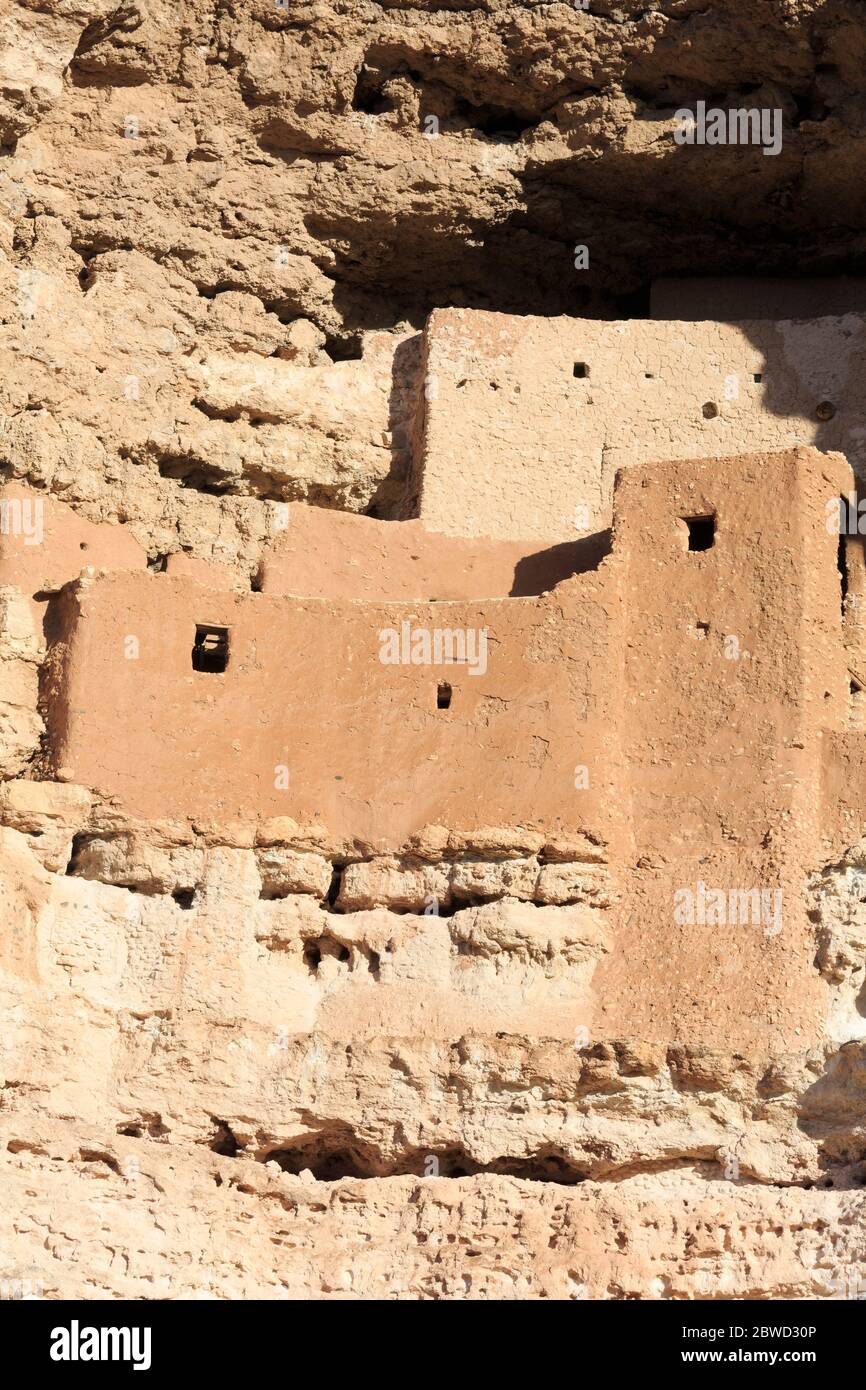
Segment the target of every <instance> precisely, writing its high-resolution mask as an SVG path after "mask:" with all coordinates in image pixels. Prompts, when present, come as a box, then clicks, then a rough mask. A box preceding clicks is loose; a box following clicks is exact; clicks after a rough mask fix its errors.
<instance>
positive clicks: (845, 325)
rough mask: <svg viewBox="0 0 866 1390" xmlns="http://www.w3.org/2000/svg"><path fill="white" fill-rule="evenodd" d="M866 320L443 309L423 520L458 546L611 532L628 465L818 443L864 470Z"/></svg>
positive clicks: (431, 380) (433, 364) (432, 350)
mask: <svg viewBox="0 0 866 1390" xmlns="http://www.w3.org/2000/svg"><path fill="white" fill-rule="evenodd" d="M864 386H866V318H864V317H862V316H860V315H858V314H846V315H844V316H842V317H838V318H821V319H814V320H811V321H798V322H794V321H781V322H768V321H760V320H755V321H749V322H742V323H737V324H731V323H706V322H705V323H682V322H676V323H675V322H662V321H659V322H655V321H642V320H629V321H625V322H618V323H608V322H602V321H598V320H589V319H570V318H555V319H542V318H532V317H527V318H518V317H514V316H510V315H507V314H489V313H482V312H477V311H472V310H463V309H448V310H437V311H436V312H435V313H433V314H432V315H431V317H430V320H429V322H428V326H427V358H426V388H425V389H426V395H427V401H426V427H425V438H424V453H423V467H422V480H421V489H420V515H421V518H422V520H423V521H424V522H425V524H426V525H427V526H428V527H430V528H431V529H432V530H440V531H443V532H446V533H447V534H449V535H454V536H460V535H462V536H469V535H488V536H496V537H501V538H512V539H514V538H529V537H533V536H537V537H544V538H559V539H565V538H573V537H575V536H576V535H579V534H586V533H591V532H595V531H599V530H602V529H603V528H605V527H607V526H609V525H610V521H611V515H612V491H613V479H614V476H615V474H616V471H617V469H619V468H623V467H631V466H634V465H635V464H642V463H656V462H661V461H665V460H675V459H682V458H719V457H726V456H731V455H736V454H743V453H751V452H758V451H777V450H786V449H790V448H792V447H794V446H796V445H808V444H817V445H819V446H820V448H822V449H838V450H841V451H842V452H844V453H845V454H846V456H847V457H848V460H849V462H850V463H851V464H852V466H853V467H854V468H855V470H859V471H860V472H862V473H864V474H866V392H864Z"/></svg>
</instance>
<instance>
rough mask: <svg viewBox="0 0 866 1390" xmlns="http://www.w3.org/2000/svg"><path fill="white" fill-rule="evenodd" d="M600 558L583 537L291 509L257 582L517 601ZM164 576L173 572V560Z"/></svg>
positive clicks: (340, 593) (363, 594)
mask: <svg viewBox="0 0 866 1390" xmlns="http://www.w3.org/2000/svg"><path fill="white" fill-rule="evenodd" d="M599 556H600V552H599V547H598V546H594V547H593V546H591V545H589V544H588V543H587V541H586V540H584V541H581V540H571V541H566V542H563V543H562V544H560V545H553V546H550V545H548V546H545V545H543V544H542V543H540V542H534V541H510V540H502V541H491V540H483V539H482V540H479V539H478V538H477V537H464V536H443V535H441V534H436V533H435V532H432V531H429V530H428V529H427V527H426V526H425V525H424V523H423V522H422V521H417V520H415V521H401V522H393V521H378V520H376V519H374V518H373V517H367V516H357V515H355V514H354V513H352V512H331V511H324V510H323V509H322V508H321V507H305V506H300V505H293V506H291V507H289V508H287V518H286V528H285V530H284V531H283V532H282V533H281V535H279V536H278V537H277V538H276V540H275V541H274V542H273V543H272V544H271V545H270V546H268V547H267V549H266V550H265V551H264V554H263V556H262V563H261V566H260V569H259V583H260V588H261V591H262V593H266V594H272V595H277V594H286V595H288V594H293V595H296V596H298V595H301V596H315V597H316V598H336V599H347V600H354V601H357V602H361V601H371V600H372V601H375V600H377V599H382V600H389V599H439V600H441V599H462V598H481V599H483V598H505V597H507V596H509V595H510V596H512V597H521V596H525V595H529V594H540V593H543V592H544V591H545V590H547V589H551V588H553V586H554V585H555V584H558V583H559V582H560V580H562V579H566V578H568V576H569V575H571V574H574V573H575V572H576V571H578V570H582V569H586V568H589V567H591V565H592V564H593V563H597V561H598V559H599ZM172 558H174V557H172ZM187 568H188V567H187ZM168 572H169V574H171V573H173V572H179V571H178V570H177V569H176V567H173V566H172V564H171V561H170V562H169V565H168ZM188 572H189V571H188ZM202 579H203V580H204V575H203V574H202Z"/></svg>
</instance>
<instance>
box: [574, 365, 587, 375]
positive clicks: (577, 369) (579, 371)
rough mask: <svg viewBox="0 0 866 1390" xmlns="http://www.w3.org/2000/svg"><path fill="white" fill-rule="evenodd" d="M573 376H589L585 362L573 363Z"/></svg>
mask: <svg viewBox="0 0 866 1390" xmlns="http://www.w3.org/2000/svg"><path fill="white" fill-rule="evenodd" d="M574 375H575V376H579V377H584V376H589V367H588V365H587V364H586V362H575V364H574Z"/></svg>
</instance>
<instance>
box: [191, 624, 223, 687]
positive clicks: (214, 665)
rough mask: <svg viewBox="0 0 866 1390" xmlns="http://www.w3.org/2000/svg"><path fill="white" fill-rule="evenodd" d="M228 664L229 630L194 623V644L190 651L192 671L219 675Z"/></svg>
mask: <svg viewBox="0 0 866 1390" xmlns="http://www.w3.org/2000/svg"><path fill="white" fill-rule="evenodd" d="M228 664H229V630H228V628H227V627H211V626H210V624H207V623H196V625H195V643H194V644H193V649H192V669H193V670H194V671H205V672H208V673H210V674H219V672H220V671H224V670H225V669H226V667H227V666H228Z"/></svg>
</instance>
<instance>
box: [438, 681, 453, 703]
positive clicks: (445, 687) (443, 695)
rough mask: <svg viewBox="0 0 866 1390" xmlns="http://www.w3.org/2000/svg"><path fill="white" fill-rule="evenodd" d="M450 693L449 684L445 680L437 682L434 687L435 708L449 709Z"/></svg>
mask: <svg viewBox="0 0 866 1390" xmlns="http://www.w3.org/2000/svg"><path fill="white" fill-rule="evenodd" d="M451 694H452V691H451V686H450V685H449V684H448V682H447V681H440V682H439V684H438V686H437V687H436V708H437V709H450V708H451Z"/></svg>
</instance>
